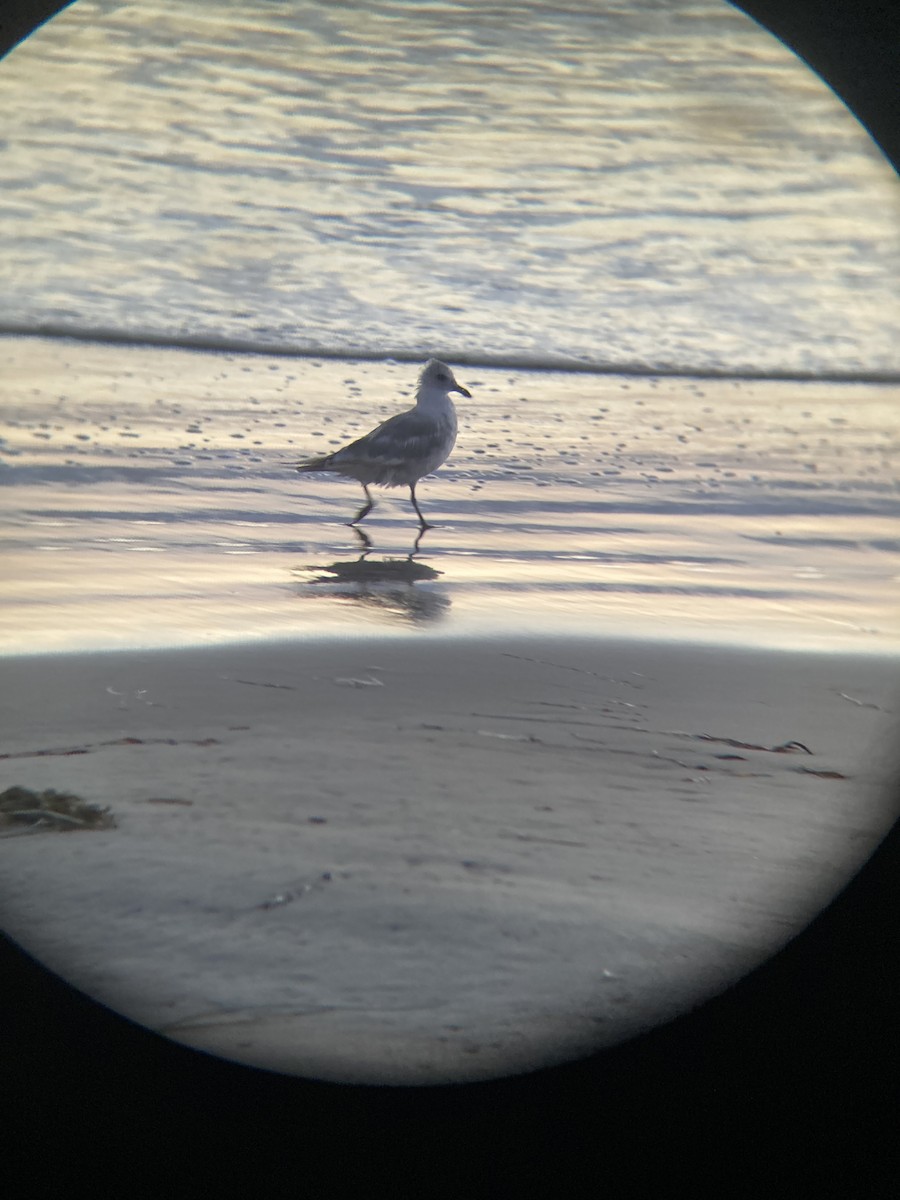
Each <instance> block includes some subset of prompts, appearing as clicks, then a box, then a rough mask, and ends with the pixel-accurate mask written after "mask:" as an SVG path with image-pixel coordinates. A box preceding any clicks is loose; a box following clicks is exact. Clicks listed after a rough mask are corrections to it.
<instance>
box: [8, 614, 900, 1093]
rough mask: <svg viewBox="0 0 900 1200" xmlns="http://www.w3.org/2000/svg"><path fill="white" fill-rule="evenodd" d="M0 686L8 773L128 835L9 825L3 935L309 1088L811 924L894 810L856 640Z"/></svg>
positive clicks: (407, 647)
mask: <svg viewBox="0 0 900 1200" xmlns="http://www.w3.org/2000/svg"><path fill="white" fill-rule="evenodd" d="M0 674H2V675H3V679H4V688H3V694H4V696H5V697H9V699H6V700H4V701H3V705H2V707H3V723H4V728H5V730H6V734H7V736H6V739H5V744H4V751H5V753H6V754H7V755H9V757H6V758H5V759H4V760H2V762H0V765H2V767H3V768H4V769H3V771H2V778H3V780H4V781H5V782H4V783H3V787H7V786H11V785H13V784H18V785H21V786H26V787H30V788H34V789H43V788H56V789H58V790H66V791H73V792H75V793H76V794H78V795H80V796H82V797H83V798H84V799H86V800H88V801H91V802H94V803H99V804H102V805H108V806H109V807H110V809H111V810H112V814H113V816H114V818H115V820H116V822H117V825H116V828H114V829H111V830H104V831H96V832H92V831H83V832H76V833H71V834H67V835H59V834H55V833H53V834H50V833H46V834H45V833H32V834H16V835H15V836H12V837H6V838H4V839H2V840H0V857H2V858H3V861H4V869H3V873H2V877H3V881H4V882H3V885H2V895H0V923H2V924H3V926H4V928H5V929H6V931H7V932H8V933H9V935H10V936H11V937H12V938H13V939H14V940H15V941H17V942H18V943H19V944H20V945H22V946H23V947H24V948H25V949H26V950H28V951H29V952H30V953H32V954H34V955H35V956H36V957H37V958H38V959H40V960H41V961H42V962H44V963H45V965H47V966H48V967H50V968H51V969H52V970H54V971H56V972H57V973H59V974H60V975H62V976H63V977H64V978H66V979H67V980H68V981H69V982H71V983H74V984H75V986H77V987H80V988H81V989H82V990H84V991H86V992H88V993H89V994H90V995H92V996H94V997H96V998H97V999H100V1000H102V1001H103V1002H104V1003H106V1004H108V1005H109V1006H110V1007H112V1008H114V1009H116V1010H117V1011H120V1012H122V1013H123V1014H124V1015H126V1016H129V1017H131V1018H132V1019H134V1020H137V1021H139V1022H140V1023H143V1024H146V1025H147V1026H149V1027H150V1028H153V1029H156V1030H158V1031H161V1032H163V1033H165V1034H166V1035H167V1036H170V1037H172V1038H174V1039H175V1040H177V1041H182V1042H184V1043H185V1044H188V1045H192V1046H196V1047H199V1048H201V1049H205V1050H208V1051H209V1052H211V1053H214V1054H220V1055H223V1056H225V1057H227V1058H233V1059H235V1060H237V1061H241V1062H247V1063H251V1064H253V1065H257V1066H265V1067H270V1068H273V1069H276V1070H287V1071H288V1072H295V1073H298V1074H301V1075H306V1076H312V1077H316V1078H324V1079H334V1080H340V1081H348V1082H370V1083H371V1082H376V1083H379V1082H388V1083H434V1082H446V1081H464V1080H471V1079H478V1078H491V1077H494V1076H496V1075H502V1074H508V1073H510V1072H514V1071H516V1070H523V1069H529V1068H531V1067H534V1066H540V1065H544V1064H547V1063H551V1062H556V1061H565V1060H566V1059H568V1058H572V1057H576V1056H578V1055H579V1054H582V1053H585V1052H587V1051H588V1050H590V1049H596V1048H599V1047H601V1046H604V1045H611V1044H614V1043H616V1042H618V1041H621V1040H622V1039H623V1038H625V1037H628V1036H630V1035H631V1034H632V1033H634V1032H636V1031H637V1030H638V1029H640V1028H645V1027H647V1026H648V1025H653V1024H656V1023H658V1022H659V1021H661V1020H663V1019H666V1018H667V1017H670V1016H674V1015H676V1014H677V1013H678V1012H683V1011H685V1010H686V1009H687V1008H689V1007H690V1006H691V1005H693V1004H695V1003H698V1002H700V1001H701V1000H702V999H704V998H706V997H707V996H708V995H710V994H712V993H714V992H716V991H718V990H721V988H723V987H725V986H727V985H728V984H729V983H731V982H734V980H736V979H737V978H738V977H739V976H740V975H742V974H743V973H744V972H746V971H747V970H749V969H751V968H752V967H753V966H755V965H757V964H758V963H760V962H761V961H763V960H764V959H765V958H766V957H767V956H768V955H769V954H771V953H773V952H774V951H775V950H776V949H777V948H778V947H779V946H781V945H783V944H784V943H785V942H786V941H787V940H789V939H790V938H791V937H792V936H794V935H795V934H796V933H797V932H799V931H800V929H802V928H803V927H804V925H805V924H806V923H807V922H808V920H810V919H811V918H812V917H813V916H814V915H815V914H816V913H817V912H818V911H819V909H820V908H821V907H822V905H823V904H824V903H826V902H827V900H828V899H829V898H830V897H831V896H833V895H834V894H835V893H836V892H837V891H838V890H839V888H840V887H841V886H842V885H843V884H844V883H845V882H846V881H847V880H848V879H849V878H850V876H851V875H852V874H853V873H854V871H855V870H856V869H858V867H859V866H860V865H862V863H863V862H864V861H865V859H866V858H867V857H868V855H869V854H870V853H871V851H872V849H873V848H874V847H875V845H876V844H877V843H878V841H880V839H881V837H882V836H883V835H884V833H885V832H886V831H887V828H888V827H889V825H890V823H891V820H892V817H893V814H892V813H890V812H889V811H888V805H887V801H886V787H887V781H888V778H889V775H890V768H891V766H892V765H893V764H892V763H890V762H888V757H889V751H888V747H889V746H890V745H892V744H893V742H892V740H891V734H892V733H893V732H895V722H894V717H893V713H894V712H895V711H896V707H897V704H896V701H897V694H896V687H895V684H894V680H895V676H896V671H895V664H894V663H893V662H891V661H890V660H879V659H875V658H873V657H862V656H853V655H810V654H806V653H802V654H787V653H779V652H772V653H763V652H759V651H755V650H748V651H744V652H739V651H732V652H724V651H722V650H719V649H714V648H709V647H698V646H690V645H685V644H681V645H678V644H669V643H652V642H647V641H639V640H634V641H626V640H621V639H610V640H605V641H601V640H598V639H583V638H582V639H579V638H564V637H553V638H525V637H507V638H497V637H493V638H484V639H476V638H469V639H459V640H456V641H451V640H450V639H444V638H421V637H417V636H409V637H407V638H396V637H395V638H381V639H378V638H355V639H327V640H326V639H310V640H309V641H308V642H306V643H302V644H300V643H284V642H282V643H268V644H252V645H244V646H242V647H234V646H231V647H222V646H214V647H207V648H203V649H197V648H194V649H189V650H182V649H175V650H171V651H134V652H115V651H113V652H107V653H103V654H66V655H57V656H48V655H40V656H33V657H20V658H15V659H13V658H7V659H5V660H2V661H0ZM13 698H14V699H13ZM791 743H793V744H794V748H793V749H791V748H790V744H791ZM797 745H802V747H803V749H797ZM882 782H883V783H884V785H885V789H884V790H883V789H882V788H881V784H882Z"/></svg>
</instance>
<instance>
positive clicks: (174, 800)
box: [144, 796, 194, 808]
mask: <svg viewBox="0 0 900 1200" xmlns="http://www.w3.org/2000/svg"><path fill="white" fill-rule="evenodd" d="M144 803H145V804H183V805H184V806H185V807H186V808H189V807H190V806H191V805H192V804H193V803H194V802H193V800H182V799H180V798H179V797H178V796H148V797H147V799H146V800H145V801H144Z"/></svg>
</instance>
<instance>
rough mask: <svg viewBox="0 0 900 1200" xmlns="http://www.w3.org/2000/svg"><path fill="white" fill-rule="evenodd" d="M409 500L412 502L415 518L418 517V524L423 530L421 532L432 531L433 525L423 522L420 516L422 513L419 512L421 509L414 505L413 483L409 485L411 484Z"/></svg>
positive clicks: (414, 488) (414, 492) (414, 487)
mask: <svg viewBox="0 0 900 1200" xmlns="http://www.w3.org/2000/svg"><path fill="white" fill-rule="evenodd" d="M409 498H410V500H412V505H413V508H414V509H415V510H416V514H417V516H418V518H419V524H420V525H421V526H422V529H423V530H425V529H434V526H433V525H429V523H428V522H427V521H426V520H425V518H424V517H423V516H422V511H421V509H420V508H419V506H418V504H416V485H415V484H414V483H411V484H410V485H409Z"/></svg>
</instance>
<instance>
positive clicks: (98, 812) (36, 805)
mask: <svg viewBox="0 0 900 1200" xmlns="http://www.w3.org/2000/svg"><path fill="white" fill-rule="evenodd" d="M115 824H116V823H115V821H114V819H113V817H112V814H111V813H110V811H109V809H108V808H101V807H100V805H99V804H91V803H89V802H88V801H87V800H82V799H81V797H80V796H74V795H72V793H71V792H57V791H54V790H53V788H47V789H46V790H45V791H43V792H33V791H31V789H30V788H24V787H11V788H7V789H6V791H5V792H0V829H5V828H8V827H10V826H20V827H23V832H24V829H30V830H35V831H37V830H46V831H47V832H58V833H62V832H71V831H72V830H75V829H112V828H114V827H115Z"/></svg>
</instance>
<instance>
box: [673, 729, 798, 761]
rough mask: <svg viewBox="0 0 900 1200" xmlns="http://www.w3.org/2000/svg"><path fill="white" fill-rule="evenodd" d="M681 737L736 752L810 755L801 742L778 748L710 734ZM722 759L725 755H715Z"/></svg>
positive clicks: (684, 735)
mask: <svg viewBox="0 0 900 1200" xmlns="http://www.w3.org/2000/svg"><path fill="white" fill-rule="evenodd" d="M680 736H681V737H689V738H694V739H695V740H696V741H698V742H721V744H722V745H723V746H734V747H735V748H736V749H738V750H764V751H765V752H766V753H767V754H812V750H810V748H809V746H804V744H803V742H782V743H781V744H780V745H778V746H760V745H759V744H758V743H756V742H741V741H738V739H737V738H727V737H715V736H714V735H713V734H711V733H684V734H681V735H680ZM716 757H717V758H724V757H726V756H725V755H716Z"/></svg>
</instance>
